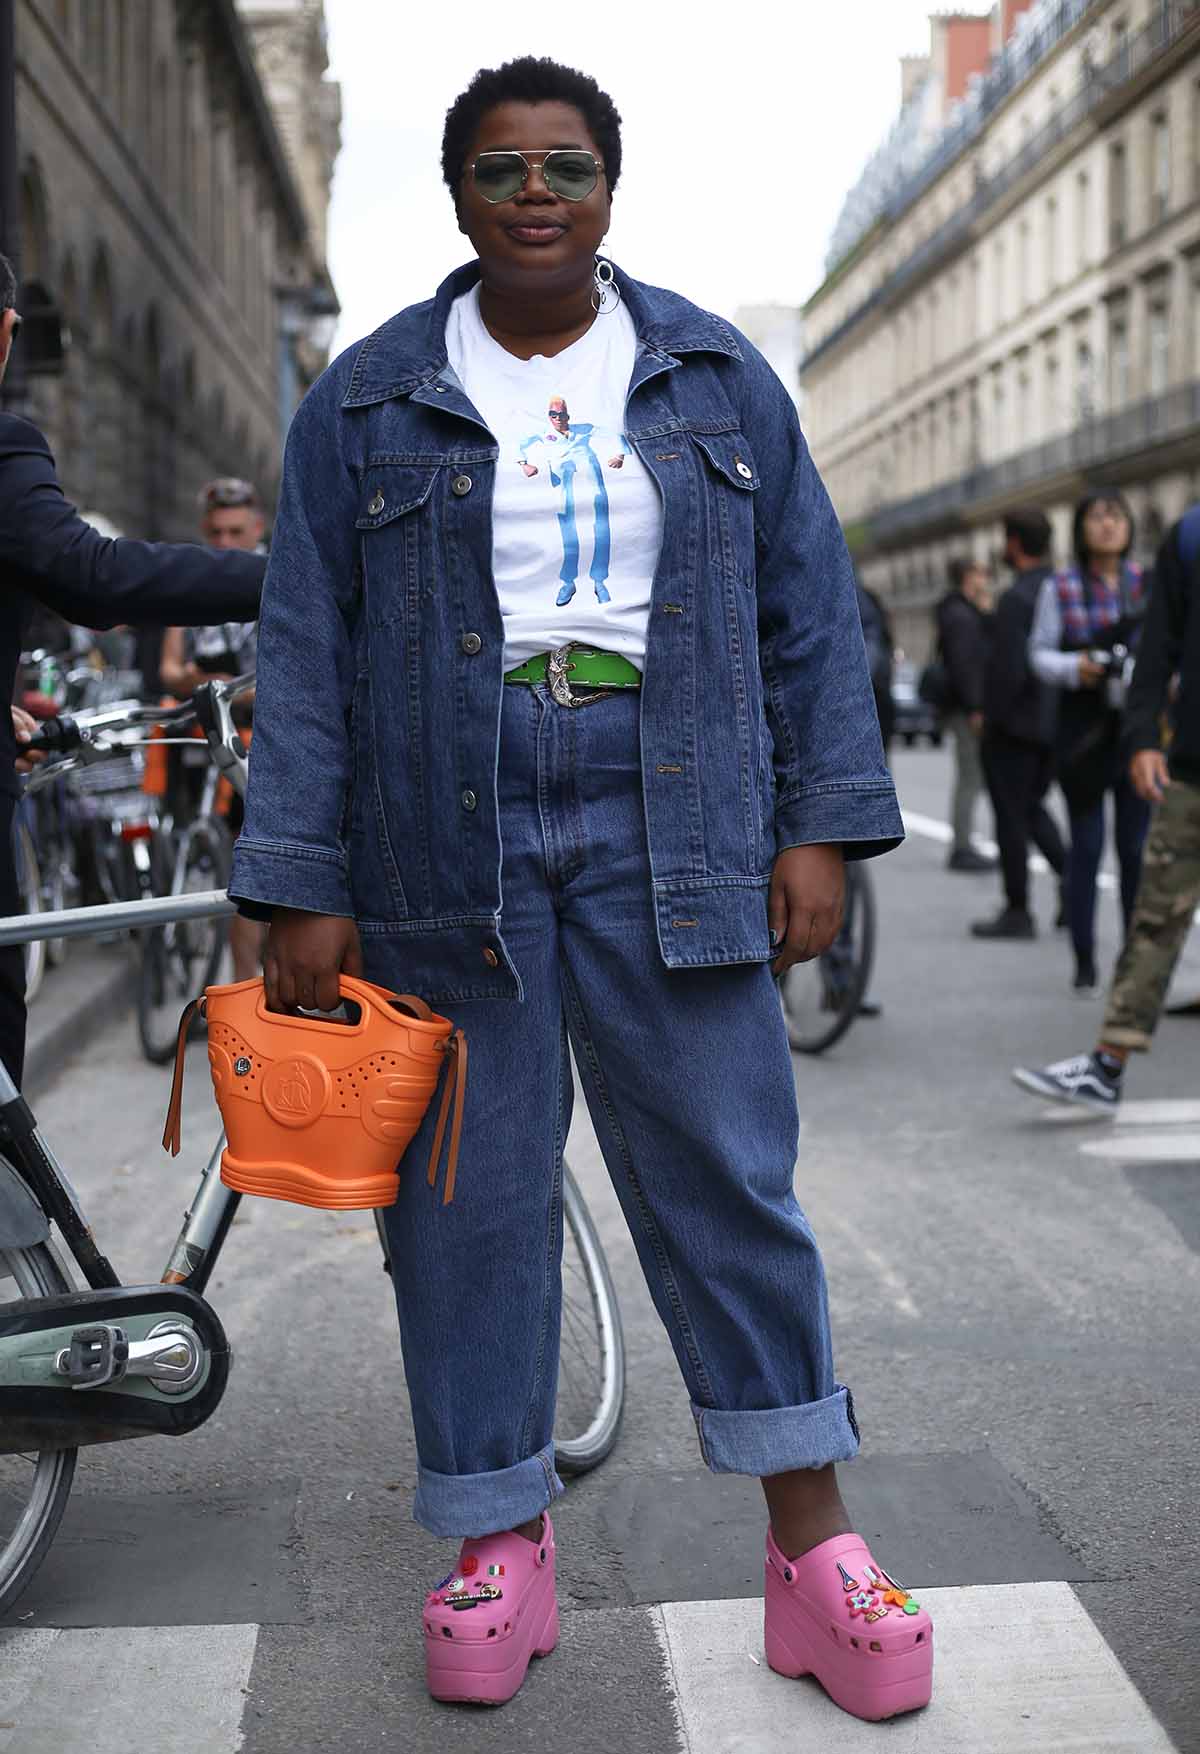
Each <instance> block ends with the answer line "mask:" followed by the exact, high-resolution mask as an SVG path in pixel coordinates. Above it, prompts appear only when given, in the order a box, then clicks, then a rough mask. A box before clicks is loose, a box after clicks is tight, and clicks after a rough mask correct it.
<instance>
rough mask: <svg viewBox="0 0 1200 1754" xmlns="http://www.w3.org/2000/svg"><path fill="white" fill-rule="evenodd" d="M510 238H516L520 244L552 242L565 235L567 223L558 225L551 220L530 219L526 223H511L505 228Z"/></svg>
mask: <svg viewBox="0 0 1200 1754" xmlns="http://www.w3.org/2000/svg"><path fill="white" fill-rule="evenodd" d="M505 229H506V230H507V232H508V235H509V237H510V238H516V240H517V242H518V243H519V244H552V243H553V242H554V241H555V239H556V238H560V237H562V236H564V234H565V233H566V229H567V228H566V226H565V225H556V224H554V222H553V221H551V220H542V221H538V222H534V221H529V222H528V223H527V224H525V225H510V226H506V228H505Z"/></svg>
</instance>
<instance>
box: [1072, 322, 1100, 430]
mask: <svg viewBox="0 0 1200 1754" xmlns="http://www.w3.org/2000/svg"><path fill="white" fill-rule="evenodd" d="M1095 411H1096V392H1095V382H1094V380H1093V377H1092V349H1091V345H1090V343H1089V342H1087V341H1077V342H1076V343H1075V413H1076V415H1077V416H1078V418H1079V419H1080V420H1081V421H1083V420H1090V419H1091V418H1092V415H1093V414H1094V413H1095Z"/></svg>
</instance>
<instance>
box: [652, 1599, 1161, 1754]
mask: <svg viewBox="0 0 1200 1754" xmlns="http://www.w3.org/2000/svg"><path fill="white" fill-rule="evenodd" d="M920 1596H921V1602H922V1605H923V1606H924V1607H926V1608H928V1609H929V1611H930V1613H931V1614H932V1616H933V1620H934V1624H935V1627H936V1638H937V1660H936V1667H935V1681H934V1695H933V1701H932V1703H931V1704H930V1705H929V1707H928V1708H927V1709H926V1710H925V1711H923V1712H914V1713H912V1714H910V1715H908V1716H906V1717H900V1718H897V1719H895V1720H894V1722H892V1723H889V1724H888V1726H887V1728H886V1730H884V1731H881V1729H880V1726H879V1725H878V1724H868V1723H861V1722H859V1721H858V1720H857V1719H854V1718H850V1717H847V1716H846V1715H845V1713H844V1712H842V1711H840V1710H839V1709H838V1707H837V1706H836V1705H834V1704H833V1702H832V1700H830V1699H829V1698H827V1697H826V1695H825V1693H824V1692H823V1691H822V1689H821V1688H820V1687H819V1686H818V1685H817V1684H816V1683H815V1682H813V1681H807V1680H806V1681H787V1680H784V1679H783V1678H782V1677H781V1676H779V1675H776V1674H774V1673H773V1672H772V1671H771V1670H770V1669H769V1668H768V1667H767V1664H766V1658H765V1656H764V1654H763V1648H762V1614H763V1605H762V1602H761V1600H755V1599H753V1598H751V1599H748V1600H743V1601H731V1602H669V1603H667V1604H665V1605H664V1606H663V1607H662V1608H661V1609H660V1610H659V1613H660V1615H661V1617H662V1623H663V1640H664V1644H665V1647H666V1650H667V1653H668V1660H669V1662H670V1672H671V1680H672V1684H673V1685H674V1687H675V1690H676V1695H677V1698H678V1705H679V1715H680V1719H681V1722H682V1725H683V1733H684V1746H685V1748H686V1750H687V1754H778V1750H779V1749H780V1748H782V1747H785V1746H786V1747H792V1748H797V1749H799V1748H813V1749H817V1748H836V1749H837V1751H838V1754H859V1750H862V1754H878V1750H879V1748H880V1746H881V1743H880V1735H881V1734H885V1735H886V1737H887V1749H888V1754H918V1751H919V1754H997V1751H998V1750H1000V1749H1003V1750H1004V1754H1068V1750H1072V1749H1074V1750H1078V1751H1079V1754H1171V1748H1172V1743H1171V1742H1170V1740H1169V1739H1168V1738H1167V1736H1166V1735H1165V1733H1164V1732H1163V1730H1162V1729H1161V1728H1160V1727H1159V1725H1158V1724H1157V1723H1156V1721H1155V1719H1154V1717H1153V1716H1152V1714H1151V1712H1150V1711H1149V1709H1148V1708H1147V1706H1146V1704H1145V1702H1144V1701H1143V1699H1142V1697H1141V1695H1140V1694H1139V1693H1138V1692H1137V1690H1136V1688H1135V1687H1134V1686H1133V1684H1132V1682H1131V1681H1130V1680H1129V1677H1128V1676H1127V1675H1126V1673H1125V1671H1124V1669H1123V1668H1122V1667H1121V1665H1120V1663H1119V1662H1118V1661H1117V1659H1116V1657H1115V1656H1114V1655H1113V1653H1112V1651H1111V1650H1110V1649H1109V1647H1108V1645H1107V1644H1106V1643H1105V1641H1104V1639H1103V1638H1102V1637H1101V1636H1100V1633H1099V1632H1098V1631H1097V1629H1096V1627H1095V1625H1094V1623H1093V1622H1092V1620H1091V1618H1090V1617H1089V1615H1088V1614H1087V1612H1086V1611H1085V1610H1084V1608H1083V1607H1082V1605H1081V1604H1080V1602H1079V1599H1078V1597H1077V1596H1076V1595H1075V1592H1074V1590H1073V1589H1072V1588H1071V1586H1070V1584H1066V1583H1024V1584H991V1585H987V1586H981V1587H978V1588H974V1589H935V1590H922V1591H921V1592H920Z"/></svg>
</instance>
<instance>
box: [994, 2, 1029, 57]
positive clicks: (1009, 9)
mask: <svg viewBox="0 0 1200 1754" xmlns="http://www.w3.org/2000/svg"><path fill="white" fill-rule="evenodd" d="M1032 5H1033V0H1000V9H999V10H1000V42H999V44H998V45H997V47H998V48H1003V47H1004V45H1005V43H1006V42H1007V41H1008V39H1009V37H1011V36H1012V34H1013V32H1014V31H1015V30H1016V28H1017V20H1018V18H1020V16H1021V14H1022V13H1023V12H1028V11H1029V9H1030V7H1031V6H1032Z"/></svg>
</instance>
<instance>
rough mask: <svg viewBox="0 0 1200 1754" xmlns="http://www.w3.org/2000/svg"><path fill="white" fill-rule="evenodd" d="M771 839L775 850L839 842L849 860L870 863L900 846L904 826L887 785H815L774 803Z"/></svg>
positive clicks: (892, 794) (893, 793) (894, 799)
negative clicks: (774, 844)
mask: <svg viewBox="0 0 1200 1754" xmlns="http://www.w3.org/2000/svg"><path fill="white" fill-rule="evenodd" d="M775 836H776V846H777V849H778V851H779V852H783V851H784V849H785V848H787V847H803V846H817V845H824V844H830V845H834V844H840V845H841V846H842V848H843V850H844V852H845V855H846V857H847V858H848V859H874V858H877V857H878V856H879V854H880V853H890V852H891V850H892V848H893V847H897V846H899V845H900V842H901V841H902V840H903V839H904V823H903V821H902V819H901V816H900V806H899V804H898V803H897V802H896V794H895V792H894V791H893V789H892V787H891V786H890V785H864V786H814V787H811V788H810V789H809V790H807V791H800V792H794V793H792V795H791V796H790V797H788V798H780V799H779V800H778V801H777V803H776V806H775Z"/></svg>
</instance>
